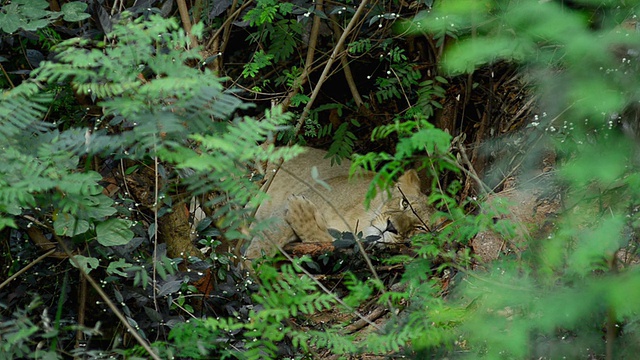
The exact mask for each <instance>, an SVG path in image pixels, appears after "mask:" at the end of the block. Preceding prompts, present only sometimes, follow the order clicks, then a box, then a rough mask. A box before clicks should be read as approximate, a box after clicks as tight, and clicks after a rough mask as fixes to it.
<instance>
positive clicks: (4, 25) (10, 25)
mask: <svg viewBox="0 0 640 360" xmlns="http://www.w3.org/2000/svg"><path fill="white" fill-rule="evenodd" d="M9 6H11V5H9ZM24 24H26V23H25V22H24V21H21V20H20V18H19V17H18V16H16V15H8V14H2V13H0V29H2V31H4V32H5V33H7V34H13V33H14V32H16V31H17V30H18V29H19V28H20V27H21V26H23V25H24Z"/></svg>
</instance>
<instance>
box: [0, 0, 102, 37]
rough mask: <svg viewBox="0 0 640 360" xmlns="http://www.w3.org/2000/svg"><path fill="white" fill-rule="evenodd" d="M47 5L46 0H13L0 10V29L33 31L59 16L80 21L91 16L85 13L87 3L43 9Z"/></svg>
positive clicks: (10, 32) (78, 2)
mask: <svg viewBox="0 0 640 360" xmlns="http://www.w3.org/2000/svg"><path fill="white" fill-rule="evenodd" d="M48 7H49V3H48V2H47V1H46V0H13V1H11V2H10V3H8V4H6V5H4V6H3V7H2V10H0V30H2V31H3V32H5V33H8V34H12V33H14V32H16V31H18V30H20V29H22V30H27V31H35V30H38V29H41V28H44V27H46V26H48V25H49V24H50V23H51V22H53V20H55V19H57V18H59V17H60V16H62V17H63V19H64V21H81V20H84V19H86V18H88V17H90V16H91V15H89V14H87V13H85V11H86V10H87V4H85V3H83V2H80V1H72V2H69V3H65V4H63V5H62V8H61V9H60V10H61V12H55V11H49V10H45V9H47V8H48Z"/></svg>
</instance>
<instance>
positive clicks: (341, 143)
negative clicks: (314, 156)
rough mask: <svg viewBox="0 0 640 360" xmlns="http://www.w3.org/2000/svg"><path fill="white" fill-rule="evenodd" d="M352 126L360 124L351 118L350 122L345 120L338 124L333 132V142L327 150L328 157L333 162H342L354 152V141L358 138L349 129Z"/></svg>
mask: <svg viewBox="0 0 640 360" xmlns="http://www.w3.org/2000/svg"><path fill="white" fill-rule="evenodd" d="M350 126H356V127H357V126H360V124H359V123H358V121H357V120H356V119H351V121H350V122H344V123H342V124H340V126H338V128H337V129H336V131H335V132H334V133H333V142H332V143H331V146H330V147H329V150H327V157H331V164H334V163H337V164H340V162H341V161H342V159H345V158H348V157H349V156H350V155H351V154H353V145H354V141H355V140H356V139H357V137H356V135H355V134H354V133H353V132H352V131H351V130H349V127H350Z"/></svg>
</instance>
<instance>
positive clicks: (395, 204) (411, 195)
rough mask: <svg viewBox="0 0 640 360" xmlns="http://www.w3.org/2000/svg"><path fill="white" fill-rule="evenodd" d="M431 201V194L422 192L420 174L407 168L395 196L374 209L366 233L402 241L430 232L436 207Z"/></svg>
mask: <svg viewBox="0 0 640 360" xmlns="http://www.w3.org/2000/svg"><path fill="white" fill-rule="evenodd" d="M381 195H383V196H386V194H381ZM427 202H428V201H427V196H426V195H425V194H423V193H422V192H421V191H420V179H419V178H418V174H417V173H416V171H415V170H409V171H407V172H406V173H405V174H404V175H402V176H401V177H400V178H399V179H398V182H397V183H396V184H395V186H394V189H393V190H392V191H391V197H389V198H388V199H386V201H384V202H383V203H382V205H381V206H380V207H379V208H377V209H371V210H370V212H371V215H372V218H371V220H370V223H369V226H367V227H366V228H365V229H364V232H363V233H364V236H365V237H368V236H378V237H379V239H378V240H377V241H376V242H378V243H400V242H404V241H407V240H409V238H411V237H412V236H413V235H416V234H419V233H426V232H428V231H429V230H430V229H429V226H428V224H429V220H430V218H431V215H432V214H433V209H432V208H430V207H429V206H428V204H427Z"/></svg>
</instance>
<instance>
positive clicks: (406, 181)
mask: <svg viewBox="0 0 640 360" xmlns="http://www.w3.org/2000/svg"><path fill="white" fill-rule="evenodd" d="M396 186H397V187H399V188H400V190H402V192H403V193H404V194H405V195H418V194H420V178H419V177H418V173H417V172H416V171H415V170H413V169H411V170H409V171H407V172H405V173H404V174H403V175H402V176H400V178H399V179H398V182H397V183H396Z"/></svg>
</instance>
